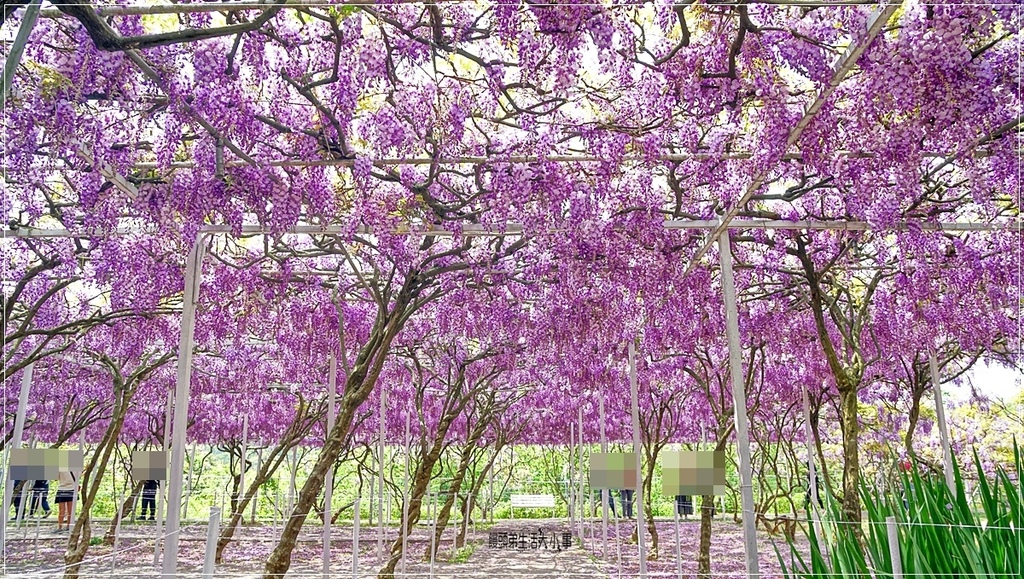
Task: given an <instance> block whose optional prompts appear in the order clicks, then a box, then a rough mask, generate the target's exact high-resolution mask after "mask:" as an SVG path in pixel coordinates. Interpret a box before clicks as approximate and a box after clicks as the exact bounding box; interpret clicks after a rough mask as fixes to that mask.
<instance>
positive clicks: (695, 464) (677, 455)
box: [661, 450, 725, 497]
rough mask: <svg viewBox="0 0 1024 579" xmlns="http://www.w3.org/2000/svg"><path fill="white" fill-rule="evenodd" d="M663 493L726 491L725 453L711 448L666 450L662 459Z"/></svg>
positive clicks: (717, 492)
mask: <svg viewBox="0 0 1024 579" xmlns="http://www.w3.org/2000/svg"><path fill="white" fill-rule="evenodd" d="M661 481H662V487H661V488H662V494H664V496H666V497H675V496H677V495H701V496H703V495H724V494H725V453H724V452H719V451H711V450H696V451H693V450H680V451H672V452H665V453H664V455H663V462H662V472H661Z"/></svg>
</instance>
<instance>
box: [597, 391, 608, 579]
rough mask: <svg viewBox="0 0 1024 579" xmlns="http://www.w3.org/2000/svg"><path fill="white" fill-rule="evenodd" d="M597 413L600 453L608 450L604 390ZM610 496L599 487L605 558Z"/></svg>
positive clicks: (604, 554)
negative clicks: (599, 429) (599, 428)
mask: <svg viewBox="0 0 1024 579" xmlns="http://www.w3.org/2000/svg"><path fill="white" fill-rule="evenodd" d="M597 408H598V413H599V415H600V416H599V419H600V426H601V453H602V454H604V453H607V452H608V437H607V436H606V435H605V430H604V392H601V398H599V399H598V406H597ZM610 498H611V493H609V492H608V489H606V488H603V489H601V541H602V544H603V546H602V548H601V557H602V558H604V559H605V560H607V559H608V499H610Z"/></svg>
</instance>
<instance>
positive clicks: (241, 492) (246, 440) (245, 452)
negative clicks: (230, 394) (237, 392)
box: [235, 414, 249, 530]
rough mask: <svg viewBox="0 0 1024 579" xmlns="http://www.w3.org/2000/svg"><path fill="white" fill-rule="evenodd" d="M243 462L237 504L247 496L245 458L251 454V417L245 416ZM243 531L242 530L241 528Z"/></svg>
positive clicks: (240, 469) (243, 424) (240, 470)
mask: <svg viewBox="0 0 1024 579" xmlns="http://www.w3.org/2000/svg"><path fill="white" fill-rule="evenodd" d="M241 454H242V460H241V461H239V462H240V464H239V465H238V498H237V499H236V501H235V503H236V504H237V503H239V502H241V500H242V497H244V496H245V458H246V456H247V455H248V454H249V415H248V414H245V415H244V416H242V453H241ZM239 530H241V528H239Z"/></svg>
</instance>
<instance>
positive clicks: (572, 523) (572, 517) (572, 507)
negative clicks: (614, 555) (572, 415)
mask: <svg viewBox="0 0 1024 579" xmlns="http://www.w3.org/2000/svg"><path fill="white" fill-rule="evenodd" d="M575 432H576V425H575V424H573V423H572V422H569V448H568V450H569V457H568V458H569V476H568V477H567V479H568V480H566V481H565V482H566V485H565V486H566V489H565V490H566V493H565V498H566V501H567V504H566V507H567V510H568V511H569V513H568V514H569V529H570V530H571V531H576V500H575V498H576V497H574V496H573V494H574V493H573V488H572V487H573V484H572V483H573V481H574V480H575V479H574V477H573V462H575V461H574V460H573V458H574V456H573V455H574V454H575V452H574V447H573V435H574V434H575Z"/></svg>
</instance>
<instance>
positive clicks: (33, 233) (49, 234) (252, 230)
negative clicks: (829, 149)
mask: <svg viewBox="0 0 1024 579" xmlns="http://www.w3.org/2000/svg"><path fill="white" fill-rule="evenodd" d="M718 225H719V222H718V220H717V219H695V220H673V221H666V222H665V223H664V226H665V228H666V229H714V228H716V227H717V226H718ZM729 229H781V230H798V231H822V230H835V231H907V230H911V229H920V230H923V231H1016V232H1021V231H1022V230H1024V223H1022V222H1021V221H1017V220H1014V221H999V222H990V223H982V222H972V221H953V222H945V223H940V222H930V221H901V222H899V223H896V224H895V225H892V226H888V227H876V226H873V225H871V224H870V223H868V222H866V221H784V220H766V219H734V220H733V221H732V223H730V224H729ZM235 231H236V230H235V229H234V228H232V227H231V226H230V225H204V226H202V227H200V228H199V232H200V233H233V232H235ZM237 232H238V234H239V235H240V236H249V235H277V234H281V233H283V234H288V235H349V234H351V233H356V234H359V235H373V234H374V233H375V232H376V233H379V232H380V231H379V230H376V231H375V230H374V229H373V228H372V227H369V226H365V225H360V226H358V227H356V228H355V229H354V230H353V229H352V228H351V227H346V226H342V225H329V226H320V225H296V226H294V227H290V228H288V229H286V230H285V231H283V232H281V231H274V230H271V228H269V227H265V226H262V225H243V226H242V227H240V228H238V229H237ZM145 233H150V234H155V233H157V231H156V230H147V229H144V228H137V227H135V228H133V227H118V228H116V229H113V230H92V231H87V230H86V231H70V230H68V229H58V228H54V229H39V228H34V227H19V228H17V229H15V230H13V231H6V232H4V236H5V237H27V238H34V239H35V238H59V237H83V238H84V237H111V236H119V235H132V234H145ZM389 233H391V234H405V235H434V236H438V237H453V236H462V237H499V236H515V235H565V234H568V233H569V231H568V230H566V229H543V230H531V229H530V228H528V227H525V226H523V224H521V223H506V224H503V225H479V224H467V225H464V226H463V227H462V228H460V229H459V230H454V229H444V228H426V227H408V228H398V229H392V230H391V231H390V232H389Z"/></svg>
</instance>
